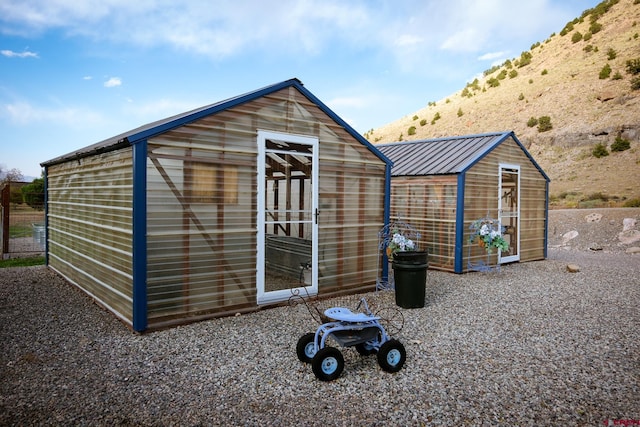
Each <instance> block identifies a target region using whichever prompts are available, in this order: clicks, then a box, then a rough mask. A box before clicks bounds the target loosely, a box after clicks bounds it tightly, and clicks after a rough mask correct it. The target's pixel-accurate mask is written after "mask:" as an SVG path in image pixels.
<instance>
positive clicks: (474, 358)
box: [0, 250, 640, 426]
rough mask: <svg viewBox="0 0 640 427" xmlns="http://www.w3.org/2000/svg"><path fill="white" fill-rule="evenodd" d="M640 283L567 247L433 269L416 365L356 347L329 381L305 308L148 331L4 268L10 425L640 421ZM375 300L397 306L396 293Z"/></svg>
mask: <svg viewBox="0 0 640 427" xmlns="http://www.w3.org/2000/svg"><path fill="white" fill-rule="evenodd" d="M561 257H563V259H561V260H560V259H559V258H561ZM567 257H569V258H571V260H572V262H577V263H579V264H580V265H581V266H582V270H581V271H580V272H579V273H568V272H566V269H565V265H566V261H567V260H566V258H567ZM639 277H640V257H638V256H637V255H631V254H618V255H613V254H606V253H602V252H599V253H585V252H572V253H569V252H566V251H562V250H552V251H550V259H549V260H546V261H540V262H531V263H522V264H513V265H509V266H506V267H504V268H503V269H502V271H501V272H500V273H472V274H466V275H454V274H449V273H441V272H436V271H430V272H429V277H428V291H427V305H426V307H425V308H423V309H413V310H402V311H403V314H404V316H405V324H404V328H403V330H402V331H401V333H400V336H399V338H400V340H402V342H403V343H404V344H405V346H406V348H407V362H406V364H405V367H404V368H403V369H402V370H401V371H400V372H398V373H396V374H388V373H385V372H383V371H382V370H381V369H380V367H379V366H378V364H377V362H376V358H375V357H374V356H370V357H361V356H359V355H358V354H357V353H356V351H355V350H354V349H352V348H349V349H345V350H344V351H343V354H344V357H345V364H346V365H345V371H344V372H343V374H342V376H341V377H340V378H339V379H338V380H336V381H334V382H331V383H324V382H320V381H318V380H317V379H315V377H314V375H313V373H312V371H311V368H310V366H309V365H305V364H302V363H301V362H299V361H298V359H297V357H296V354H295V344H296V341H297V339H298V337H299V336H300V335H302V334H303V333H305V332H309V331H312V330H313V329H315V327H316V324H315V323H314V321H313V320H312V319H311V317H310V316H309V314H308V312H307V311H306V310H305V309H304V307H303V306H297V307H282V308H276V309H269V310H264V311H261V312H258V313H254V314H249V315H243V316H237V317H230V318H224V319H217V320H211V321H205V322H200V323H196V324H192V325H188V326H183V327H179V328H175V329H170V330H165V331H160V332H155V333H150V334H146V335H137V334H133V333H131V332H130V331H129V330H128V329H127V328H125V327H124V326H123V325H122V324H121V323H120V322H119V321H118V320H116V319H115V318H114V317H113V316H112V315H111V314H109V313H107V312H106V311H104V310H102V309H100V308H98V307H97V306H96V305H94V304H93V303H92V302H91V300H90V299H89V298H88V297H86V296H85V295H84V294H82V293H81V292H79V291H78V290H76V289H75V288H73V287H71V286H69V285H68V284H66V283H65V282H64V281H63V280H61V279H60V278H59V277H57V276H56V275H55V274H53V273H51V272H50V271H48V270H46V269H45V268H44V267H31V268H20V269H4V270H0V284H1V285H0V320H1V327H0V328H1V329H0V331H1V336H0V338H1V340H2V352H1V353H0V384H1V386H0V390H1V398H0V424H2V425H34V424H37V425H65V426H66V425H92V426H94V425H162V426H164V425H181V426H182V425H187V426H190V425H250V426H252V425H380V426H382V425H385V426H387V425H403V426H404V425H538V426H539V425H589V426H595V425H603V422H604V421H606V420H640V397H639V396H640V349H639V348H638V343H640V315H639V313H638V301H640V284H639V279H638V278H639ZM366 297H367V298H368V299H369V302H370V303H371V304H373V305H375V306H376V307H383V306H388V305H389V306H392V305H393V294H392V293H390V292H379V293H370V294H367V295H366ZM357 298H358V297H348V298H341V299H340V300H339V301H336V303H337V304H339V305H348V306H351V308H355V305H356V304H357ZM612 422H613V421H612Z"/></svg>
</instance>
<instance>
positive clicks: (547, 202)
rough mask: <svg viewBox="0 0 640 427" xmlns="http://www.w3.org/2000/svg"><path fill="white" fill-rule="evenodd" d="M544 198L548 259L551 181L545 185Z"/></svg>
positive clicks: (545, 257) (545, 250)
mask: <svg viewBox="0 0 640 427" xmlns="http://www.w3.org/2000/svg"><path fill="white" fill-rule="evenodd" d="M544 192H545V197H544V249H543V250H544V259H547V245H548V244H549V181H547V182H546V185H545V189H544Z"/></svg>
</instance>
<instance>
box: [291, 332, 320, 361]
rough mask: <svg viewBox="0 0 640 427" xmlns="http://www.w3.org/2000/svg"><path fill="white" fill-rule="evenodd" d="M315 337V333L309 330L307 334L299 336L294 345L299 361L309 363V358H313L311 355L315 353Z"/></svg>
mask: <svg viewBox="0 0 640 427" xmlns="http://www.w3.org/2000/svg"><path fill="white" fill-rule="evenodd" d="M315 338H316V334H315V333H313V332H309V333H308V334H304V335H303V336H301V337H300V339H299V340H298V344H297V345H296V354H297V355H298V359H300V361H301V362H304V363H311V359H313V356H314V355H315Z"/></svg>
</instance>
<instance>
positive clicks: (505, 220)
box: [500, 168, 519, 258]
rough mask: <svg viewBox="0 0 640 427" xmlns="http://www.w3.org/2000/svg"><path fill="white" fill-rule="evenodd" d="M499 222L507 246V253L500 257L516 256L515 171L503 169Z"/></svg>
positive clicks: (517, 243) (516, 198)
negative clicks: (503, 229) (503, 231)
mask: <svg viewBox="0 0 640 427" xmlns="http://www.w3.org/2000/svg"><path fill="white" fill-rule="evenodd" d="M501 172H502V173H501V175H502V193H501V200H500V202H501V203H500V204H501V211H500V222H501V224H502V226H503V227H504V228H505V233H504V238H505V240H506V241H507V243H508V244H509V251H508V252H502V257H503V258H504V257H510V256H515V255H517V254H518V250H519V248H518V246H519V242H518V213H519V208H518V200H519V197H518V191H519V188H518V174H519V171H518V170H517V169H509V168H503V169H502V171H501Z"/></svg>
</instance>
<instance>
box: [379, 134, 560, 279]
mask: <svg viewBox="0 0 640 427" xmlns="http://www.w3.org/2000/svg"><path fill="white" fill-rule="evenodd" d="M376 147H377V148H378V149H379V150H380V151H382V153H383V154H384V155H385V156H387V157H388V158H389V159H391V161H392V162H393V168H392V172H391V174H392V178H391V218H392V219H393V218H399V219H401V220H402V221H406V222H408V223H410V224H411V225H413V226H414V227H415V228H417V229H418V231H419V232H420V233H421V243H422V246H423V247H424V246H426V247H427V248H428V250H429V252H430V253H429V267H431V268H435V269H440V270H445V271H452V272H455V273H463V272H466V271H468V270H469V269H470V266H472V265H474V264H475V263H476V262H477V261H479V260H481V259H483V258H485V257H486V256H487V254H486V251H484V250H483V249H482V248H479V247H477V246H476V245H471V243H470V242H469V237H470V235H471V234H472V231H471V230H470V229H469V227H470V225H471V224H472V223H473V221H475V220H477V219H480V218H485V217H489V218H493V219H495V220H497V221H500V223H501V224H502V226H503V227H505V229H506V232H505V239H506V240H507V241H508V243H509V246H510V248H509V252H508V253H502V254H498V253H497V252H498V251H494V253H493V255H491V256H490V259H489V263H490V264H493V265H500V264H502V263H507V262H515V261H533V260H540V259H545V258H546V256H547V227H548V201H549V198H548V196H549V177H548V176H547V175H546V174H545V173H544V171H543V170H542V168H540V166H539V165H538V164H537V163H536V161H535V160H534V159H533V157H532V156H531V155H530V154H529V152H527V150H526V149H525V147H524V146H523V145H522V143H521V142H520V141H519V140H518V138H517V137H516V135H515V134H514V133H513V132H501V133H488V134H482V135H467V136H457V137H448V138H438V139H429V140H419V141H407V142H395V143H388V144H378V145H376Z"/></svg>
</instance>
